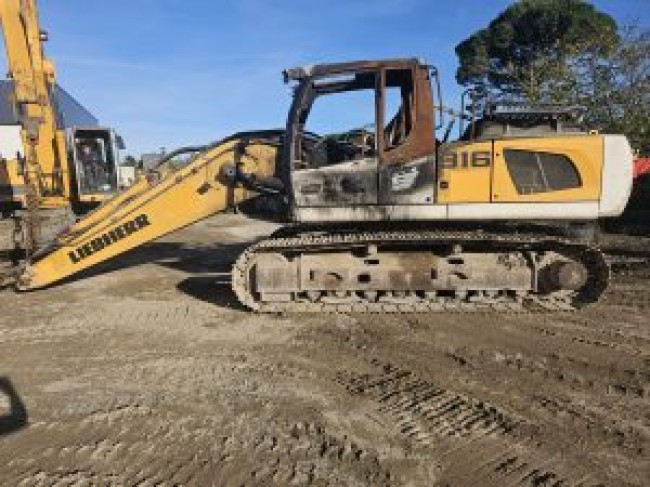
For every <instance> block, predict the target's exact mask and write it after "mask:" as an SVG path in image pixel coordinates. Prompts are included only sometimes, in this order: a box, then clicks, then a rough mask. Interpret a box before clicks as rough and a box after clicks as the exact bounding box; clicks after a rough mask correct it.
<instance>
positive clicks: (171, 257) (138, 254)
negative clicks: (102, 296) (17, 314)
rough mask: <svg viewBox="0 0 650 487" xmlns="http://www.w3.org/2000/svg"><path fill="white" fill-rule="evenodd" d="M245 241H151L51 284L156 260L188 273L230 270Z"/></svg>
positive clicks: (244, 246) (108, 272) (244, 245)
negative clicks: (215, 243)
mask: <svg viewBox="0 0 650 487" xmlns="http://www.w3.org/2000/svg"><path fill="white" fill-rule="evenodd" d="M248 245H249V244H248V243H237V244H219V245H208V246H204V245H201V246H192V245H189V244H186V243H182V242H153V243H150V244H147V245H144V246H142V247H139V248H136V249H133V250H131V251H129V252H127V253H125V254H123V255H120V256H117V257H115V258H114V259H111V260H109V261H106V262H103V263H101V264H98V265H96V266H93V267H92V268H90V269H87V270H85V271H81V272H79V273H78V274H75V275H73V276H70V277H69V278H66V279H64V280H62V281H60V282H59V283H56V284H54V285H53V287H56V286H58V285H63V284H66V283H69V282H72V281H78V280H81V279H87V278H89V277H93V276H98V275H102V274H110V273H112V272H116V271H119V270H122V269H126V268H131V267H137V266H140V265H143V264H148V263H156V264H159V265H162V266H165V267H168V268H171V269H176V270H180V271H183V272H187V273H191V274H206V273H215V272H230V269H231V267H232V264H233V262H234V261H235V260H236V259H237V257H238V256H239V254H240V253H241V252H243V251H244V249H245V248H246V247H247V246H248Z"/></svg>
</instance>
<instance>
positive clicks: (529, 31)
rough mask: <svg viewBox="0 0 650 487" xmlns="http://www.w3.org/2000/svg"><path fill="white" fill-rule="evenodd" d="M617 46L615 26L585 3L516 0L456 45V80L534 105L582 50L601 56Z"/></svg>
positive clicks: (561, 76)
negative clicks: (572, 58)
mask: <svg viewBox="0 0 650 487" xmlns="http://www.w3.org/2000/svg"><path fill="white" fill-rule="evenodd" d="M617 43H618V34H617V26H616V22H615V21H614V20H613V19H612V18H611V17H610V16H609V15H607V14H605V13H603V12H599V11H598V10H596V9H595V8H594V7H593V6H592V5H590V4H589V3H587V2H584V1H581V0H520V1H518V2H516V3H514V4H513V5H511V6H510V7H509V8H507V9H506V10H505V11H504V12H503V13H501V14H500V15H498V16H497V18H495V19H494V20H493V21H492V22H490V24H489V25H488V27H487V28H485V29H481V30H479V31H478V32H476V33H474V34H472V35H471V36H470V37H469V38H467V39H466V40H464V41H463V42H461V43H460V44H458V46H456V54H457V55H458V58H459V61H460V67H459V68H458V71H457V73H456V79H457V81H458V82H459V83H460V84H461V85H465V86H484V87H486V88H488V89H490V90H491V91H492V92H496V93H498V94H500V95H510V96H512V95H516V96H521V97H523V98H525V99H527V100H532V101H539V100H543V99H545V98H549V93H548V90H549V87H553V86H554V85H555V84H556V80H558V79H565V78H566V70H567V69H568V63H567V59H569V58H571V57H572V56H574V55H576V54H578V53H581V52H583V51H585V50H586V49H589V50H591V51H595V52H598V53H600V54H603V55H604V54H607V53H608V52H611V51H612V49H613V48H615V46H616V45H617Z"/></svg>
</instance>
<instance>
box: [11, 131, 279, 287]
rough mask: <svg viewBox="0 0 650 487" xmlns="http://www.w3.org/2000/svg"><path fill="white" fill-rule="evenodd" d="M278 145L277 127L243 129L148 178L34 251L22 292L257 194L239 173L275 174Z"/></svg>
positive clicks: (19, 285) (80, 269)
mask: <svg viewBox="0 0 650 487" xmlns="http://www.w3.org/2000/svg"><path fill="white" fill-rule="evenodd" d="M278 147H279V143H278V135H277V133H274V132H272V131H267V132H247V133H242V134H237V135H234V136H232V137H229V138H227V139H224V140H222V141H221V142H219V143H216V144H213V145H212V146H210V147H209V148H207V149H206V150H205V151H204V152H203V153H200V154H199V155H197V156H195V157H194V158H193V159H192V160H191V161H190V162H189V163H188V164H187V165H186V166H184V167H182V168H180V169H177V170H168V171H167V172H166V173H164V174H161V175H159V176H158V177H155V176H152V175H150V176H148V177H145V178H143V179H141V180H140V181H138V182H137V183H136V184H134V185H133V186H132V187H131V188H129V189H128V190H127V191H125V192H123V193H121V194H119V195H118V196H116V197H114V198H113V199H111V200H109V201H107V202H106V203H105V204H104V205H102V206H100V207H99V208H98V209H96V210H95V211H94V212H92V213H90V214H88V215H87V216H86V217H85V218H83V219H81V220H80V221H78V222H77V223H76V224H75V225H73V226H71V227H70V228H68V229H66V230H65V231H63V232H62V233H61V234H60V235H59V236H58V237H57V238H56V239H55V240H54V241H53V242H52V243H51V244H50V245H49V246H48V247H46V248H44V249H43V250H41V251H40V252H38V253H37V254H36V255H34V256H33V258H32V259H31V261H30V263H29V264H28V265H27V266H26V267H25V269H23V272H22V275H21V277H20V279H19V281H18V287H19V289H21V290H32V289H38V288H42V287H45V286H48V285H50V284H52V283H54V282H57V281H60V280H61V279H64V278H66V277H69V276H71V275H73V274H76V273H78V272H80V271H82V270H84V269H87V268H89V267H91V266H94V265H96V264H99V263H101V262H104V261H106V260H108V259H111V258H113V257H115V256H117V255H119V254H122V253H124V252H126V251H127V250H130V249H133V248H135V247H138V246H140V245H142V244H144V243H147V242H150V241H152V240H155V239H157V238H158V237H161V236H163V235H166V234H168V233H170V232H173V231H175V230H178V229H181V228H183V227H185V226H187V225H190V224H192V223H195V222H197V221H199V220H202V219H204V218H207V217H209V216H211V215H214V214H216V213H219V212H222V211H224V210H226V209H228V208H229V207H232V206H234V205H237V204H238V203H240V202H242V201H245V200H248V199H250V198H251V197H253V196H254V193H253V192H252V191H250V190H248V189H245V188H244V187H241V185H239V186H240V187H235V184H233V183H234V180H233V179H232V175H233V174H234V173H235V172H237V173H239V174H245V173H254V174H255V175H256V176H257V177H264V176H268V177H272V176H273V175H274V174H275V173H276V159H277V155H278Z"/></svg>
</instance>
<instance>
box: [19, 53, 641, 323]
mask: <svg viewBox="0 0 650 487" xmlns="http://www.w3.org/2000/svg"><path fill="white" fill-rule="evenodd" d="M284 78H285V81H286V82H287V83H291V84H293V87H294V91H293V102H292V104H291V108H290V110H289V114H288V118H287V123H286V128H285V129H284V130H266V131H253V132H243V133H238V134H235V135H232V136H230V137H227V138H225V139H223V140H221V141H219V142H217V143H214V144H212V145H209V146H206V147H193V148H186V149H181V150H179V151H177V152H176V153H174V154H172V155H176V154H180V153H184V152H185V153H190V154H191V157H190V161H189V162H188V163H187V164H186V165H185V166H184V167H182V168H180V169H177V170H167V171H163V172H162V173H160V174H151V175H150V176H149V177H148V178H147V179H143V180H141V181H139V182H138V183H137V184H136V185H134V186H133V187H131V188H130V189H129V190H127V191H125V192H123V193H121V194H119V195H118V196H116V197H115V198H113V199H111V200H109V201H107V202H105V203H104V204H103V205H102V206H101V207H100V208H98V209H97V210H96V211H94V212H92V213H90V214H89V215H88V216H86V217H85V218H82V219H81V220H79V221H78V222H77V223H76V224H75V225H73V226H72V227H70V228H69V229H67V230H66V231H65V232H63V233H61V234H60V235H59V236H58V237H57V238H56V239H54V240H53V241H52V242H51V243H50V244H49V245H47V246H45V247H43V248H41V249H40V250H39V251H38V252H37V253H35V254H34V255H33V256H32V257H31V259H30V260H29V262H28V263H27V264H26V265H25V266H24V267H23V268H22V271H21V273H20V275H19V276H18V280H17V286H18V288H19V289H22V290H33V289H39V288H43V287H46V286H49V285H51V284H53V283H55V282H57V281H60V280H62V279H64V278H68V277H70V276H72V275H74V274H76V273H78V272H80V271H82V270H85V269H89V268H92V267H93V266H95V265H97V264H98V263H100V262H104V261H107V260H108V259H112V258H115V257H116V256H117V255H119V254H122V253H123V252H126V251H128V250H129V249H133V248H135V247H138V246H141V245H143V244H145V243H146V242H150V241H152V240H154V239H156V238H158V237H161V236H163V235H165V234H168V233H170V232H173V231H175V230H178V229H180V228H182V227H185V226H187V225H190V224H192V223H194V222H196V221H199V220H201V219H203V218H206V217H208V216H210V215H214V214H216V213H219V212H222V211H224V210H226V209H227V208H231V207H233V206H238V207H239V209H240V211H243V212H252V211H253V210H254V209H256V210H260V209H267V210H268V209H270V208H272V209H273V210H274V211H272V212H270V213H271V214H272V215H274V216H273V218H278V215H279V218H280V219H281V220H282V221H284V223H285V225H284V226H282V227H281V228H280V230H278V231H277V232H276V233H275V234H273V235H271V236H270V237H269V238H265V239H262V240H260V241H258V242H257V243H254V244H252V245H251V246H250V247H248V248H247V249H246V250H245V251H244V252H243V253H242V254H241V255H240V256H239V258H238V259H237V261H236V262H235V263H234V266H233V270H232V287H233V291H234V293H235V294H236V295H237V297H238V298H239V300H240V301H241V303H242V304H243V305H244V306H246V307H247V308H249V309H251V310H255V311H259V312H294V311H298V312H342V311H352V312H433V311H454V310H460V311H472V310H485V309H496V310H517V311H525V310H558V309H560V310H574V309H577V308H580V307H582V306H584V305H587V304H589V303H593V302H595V301H597V300H598V299H599V297H600V296H601V295H602V293H603V292H604V291H605V289H606V288H607V285H608V279H609V269H608V265H607V262H606V260H605V259H604V257H603V255H602V254H601V252H600V251H599V250H598V249H597V248H596V247H594V246H593V245H592V244H590V243H588V242H585V241H583V240H580V239H572V238H566V237H563V236H556V235H554V234H553V233H552V232H550V231H546V230H542V229H545V228H546V226H541V225H540V224H541V223H542V222H546V223H549V224H550V225H551V226H553V225H560V224H561V225H566V224H569V225H576V224H585V223H588V222H593V221H597V220H598V219H599V218H602V217H610V216H615V215H618V214H620V213H621V212H622V211H623V209H624V207H625V203H626V201H627V199H628V197H629V194H630V188H631V185H632V171H633V157H632V151H631V149H630V146H629V144H628V141H627V139H626V138H625V137H624V136H621V135H601V134H597V133H592V132H588V131H585V130H583V129H582V128H581V127H580V126H579V124H577V123H575V122H574V121H572V120H570V119H567V118H566V117H564V116H563V115H562V114H561V113H559V112H556V111H554V110H552V109H548V110H540V109H536V110H535V109H531V108H526V107H522V106H511V107H508V106H501V107H493V108H492V109H491V110H489V111H485V112H484V114H483V116H481V117H478V118H477V119H475V120H472V121H471V123H470V125H469V126H468V128H467V130H465V132H464V133H463V134H462V136H461V137H460V138H459V139H458V140H456V141H454V142H446V141H444V140H443V141H438V140H436V137H435V130H436V127H439V126H440V124H439V123H438V122H439V119H440V117H441V115H440V113H441V111H442V108H441V107H442V102H441V100H440V94H439V93H440V89H439V86H440V82H439V78H438V74H437V71H436V70H435V69H434V68H433V67H432V66H430V65H428V64H427V63H426V62H424V61H422V60H418V59H410V58H407V59H387V60H379V61H362V62H350V63H338V64H321V65H314V66H308V67H299V68H294V69H287V70H286V71H284ZM434 98H435V99H434ZM329 103H333V104H334V106H336V105H339V106H344V107H345V113H346V115H345V116H344V117H338V118H337V119H336V122H338V123H339V125H340V126H344V125H345V124H346V123H351V124H353V125H352V126H351V127H348V128H350V129H351V130H348V131H347V132H346V130H341V128H342V127H340V126H339V127H331V126H329V125H328V123H331V122H332V117H331V113H333V112H332V109H331V107H329V106H328V104H329ZM339 113H340V112H339ZM319 114H320V115H321V116H322V115H323V114H325V116H324V117H321V119H320V122H318V117H319ZM327 114H330V115H327ZM357 115H359V118H361V119H357V118H355V117H356V116H357ZM364 117H365V118H364ZM319 130H320V131H321V133H320V134H319V133H317V131H319ZM447 132H448V133H449V131H447ZM327 133H329V134H330V135H327ZM530 227H533V228H530ZM215 292H216V291H215Z"/></svg>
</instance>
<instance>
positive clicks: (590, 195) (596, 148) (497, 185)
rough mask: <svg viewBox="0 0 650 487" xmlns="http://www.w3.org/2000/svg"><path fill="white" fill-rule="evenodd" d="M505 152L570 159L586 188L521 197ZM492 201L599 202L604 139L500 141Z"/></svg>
mask: <svg viewBox="0 0 650 487" xmlns="http://www.w3.org/2000/svg"><path fill="white" fill-rule="evenodd" d="M505 149H519V150H529V151H536V152H548V153H552V154H562V155H565V156H567V157H568V158H569V159H571V161H572V162H573V164H574V165H575V167H576V169H577V171H578V173H579V175H580V179H581V181H582V186H581V187H580V188H575V189H567V190H561V191H550V192H545V193H536V194H521V195H520V194H518V193H517V189H516V187H515V185H514V183H513V182H512V178H511V177H510V173H509V172H508V168H507V167H506V163H505V159H504V157H503V154H504V152H503V151H504V150H505ZM494 152H495V153H494V177H493V185H492V201H493V202H495V203H511V202H526V203H530V202H543V203H558V202H578V201H598V200H599V199H600V190H601V172H602V168H603V139H602V137H601V136H599V135H568V136H557V137H549V138H526V139H510V140H503V141H496V142H495V144H494Z"/></svg>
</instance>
